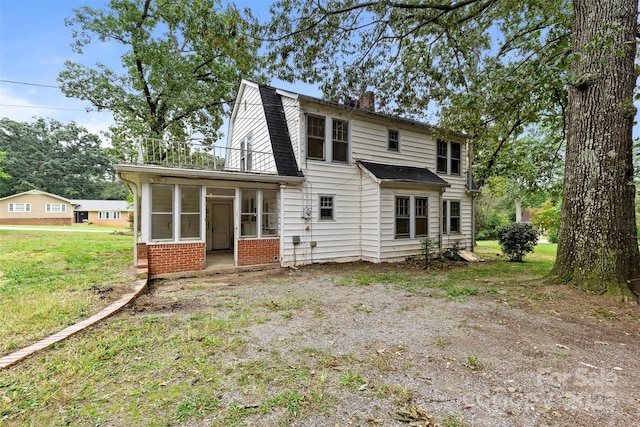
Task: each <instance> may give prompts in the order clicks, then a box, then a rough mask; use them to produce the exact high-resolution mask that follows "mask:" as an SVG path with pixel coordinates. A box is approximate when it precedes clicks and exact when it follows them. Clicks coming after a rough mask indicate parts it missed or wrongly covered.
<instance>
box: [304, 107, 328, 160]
mask: <svg viewBox="0 0 640 427" xmlns="http://www.w3.org/2000/svg"><path fill="white" fill-rule="evenodd" d="M324 123H325V122H324V117H317V116H307V158H309V159H316V160H324V149H325V147H324V138H325V135H324V134H325V130H324Z"/></svg>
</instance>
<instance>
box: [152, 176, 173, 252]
mask: <svg viewBox="0 0 640 427" xmlns="http://www.w3.org/2000/svg"><path fill="white" fill-rule="evenodd" d="M151 239H152V240H171V239H173V185H152V186H151Z"/></svg>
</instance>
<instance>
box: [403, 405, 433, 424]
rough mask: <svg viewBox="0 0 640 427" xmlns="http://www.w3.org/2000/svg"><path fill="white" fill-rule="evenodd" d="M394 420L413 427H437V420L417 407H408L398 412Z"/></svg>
mask: <svg viewBox="0 0 640 427" xmlns="http://www.w3.org/2000/svg"><path fill="white" fill-rule="evenodd" d="M394 418H395V419H396V420H398V421H402V422H405V423H409V426H411V427H435V426H436V425H437V424H436V420H435V419H434V418H433V417H432V416H431V415H429V414H428V413H427V411H425V410H424V409H422V408H421V407H419V406H417V405H411V406H407V407H406V408H402V409H400V410H399V411H398V412H396V415H395V416H394Z"/></svg>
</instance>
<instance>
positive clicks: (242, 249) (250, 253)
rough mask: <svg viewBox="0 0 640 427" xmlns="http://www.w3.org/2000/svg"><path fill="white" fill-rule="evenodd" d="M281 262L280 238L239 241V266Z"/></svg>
mask: <svg viewBox="0 0 640 427" xmlns="http://www.w3.org/2000/svg"><path fill="white" fill-rule="evenodd" d="M279 260H280V239H279V238H275V239H242V240H238V265H257V264H271V263H274V262H279Z"/></svg>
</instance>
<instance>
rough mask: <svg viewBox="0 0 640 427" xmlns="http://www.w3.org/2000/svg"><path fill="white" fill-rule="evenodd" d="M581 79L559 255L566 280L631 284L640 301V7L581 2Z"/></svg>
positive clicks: (630, 2) (574, 92)
mask: <svg viewBox="0 0 640 427" xmlns="http://www.w3.org/2000/svg"><path fill="white" fill-rule="evenodd" d="M574 13H575V19H574V26H573V48H572V50H573V52H574V53H575V55H574V58H573V61H572V63H571V71H572V76H574V78H575V80H574V81H573V82H571V84H570V85H569V121H568V123H569V129H568V140H567V155H566V166H565V180H564V188H563V203H562V218H561V222H560V233H559V236H558V239H559V245H558V256H557V259H556V264H555V266H554V269H553V274H555V275H556V276H557V277H558V278H559V279H560V280H562V281H564V282H570V283H578V284H581V285H583V286H586V287H587V288H589V289H593V290H597V291H605V290H608V289H609V288H610V286H611V285H626V284H627V282H628V283H629V284H630V285H631V286H630V288H631V290H632V291H633V292H634V294H635V296H636V299H638V300H639V301H640V254H639V253H638V242H637V231H636V220H635V208H634V206H635V201H634V198H635V187H634V185H633V163H632V157H633V154H632V153H633V138H632V128H633V120H634V117H635V115H636V111H635V107H634V106H633V94H634V89H635V83H636V71H635V67H634V61H635V57H636V34H637V25H638V23H637V17H638V1H637V0H615V1H609V2H599V1H595V0H575V1H574Z"/></svg>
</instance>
